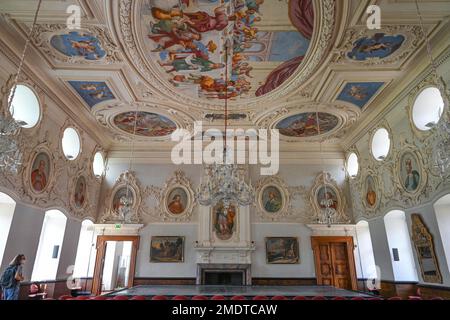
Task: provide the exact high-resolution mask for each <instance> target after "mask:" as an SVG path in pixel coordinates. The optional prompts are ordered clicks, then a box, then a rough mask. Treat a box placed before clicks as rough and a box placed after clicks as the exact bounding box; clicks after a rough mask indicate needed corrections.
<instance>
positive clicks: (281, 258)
mask: <svg viewBox="0 0 450 320" xmlns="http://www.w3.org/2000/svg"><path fill="white" fill-rule="evenodd" d="M265 241H266V261H267V263H268V264H298V263H300V255H299V244H298V238H297V237H268V238H266V239H265Z"/></svg>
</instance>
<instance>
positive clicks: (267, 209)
mask: <svg viewBox="0 0 450 320" xmlns="http://www.w3.org/2000/svg"><path fill="white" fill-rule="evenodd" d="M288 190H289V187H288V186H287V185H286V183H285V182H284V180H283V179H282V178H281V177H280V176H278V175H273V176H267V177H265V178H263V179H261V180H259V181H258V182H257V184H256V195H257V201H256V203H257V209H258V210H257V211H256V212H257V214H259V215H260V216H261V218H262V219H263V220H268V221H276V220H277V219H279V218H281V217H282V216H285V215H288V213H289V212H288V211H289V210H288V209H289V207H290V205H291V199H290V197H289V191H288Z"/></svg>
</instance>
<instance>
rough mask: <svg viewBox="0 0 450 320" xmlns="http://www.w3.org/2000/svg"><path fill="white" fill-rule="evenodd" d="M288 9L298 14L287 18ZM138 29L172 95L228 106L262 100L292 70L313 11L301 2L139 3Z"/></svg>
mask: <svg viewBox="0 0 450 320" xmlns="http://www.w3.org/2000/svg"><path fill="white" fill-rule="evenodd" d="M275 2H276V5H274V3H275ZM290 7H292V8H297V9H298V8H300V9H303V10H300V9H299V10H297V11H292V12H291V13H290V11H289V10H290ZM274 21H276V22H278V24H275V25H274ZM141 22H142V27H143V30H146V34H145V43H146V53H147V59H148V60H151V61H156V62H157V64H158V66H159V69H160V72H161V73H162V74H163V77H164V78H165V79H166V80H167V81H169V82H170V83H171V84H172V85H173V88H174V89H176V90H178V91H181V92H183V93H184V94H188V95H190V96H192V97H195V98H204V99H225V98H231V99H236V98H242V97H255V96H261V95H264V94H266V93H268V92H270V91H272V90H274V89H275V88H277V87H278V86H280V85H281V84H282V83H283V82H284V81H286V80H287V79H288V78H289V77H290V76H291V75H292V74H293V73H294V72H295V71H296V70H297V67H298V66H299V64H300V63H301V61H302V60H303V58H304V57H305V55H306V53H307V51H308V48H309V40H310V39H311V36H312V33H313V25H314V10H313V6H312V2H311V1H304V0H291V1H289V3H288V2H285V1H267V0H266V1H264V0H234V1H210V0H197V1H192V0H191V1H190V0H185V1H178V0H164V1H160V0H146V1H145V5H144V6H143V7H142V12H141ZM266 22H267V23H266ZM225 43H228V44H229V47H230V51H231V52H230V54H229V58H228V59H226V57H225V55H226V54H225V53H226V49H225ZM227 61H228V66H225V64H226V62H227ZM227 70H228V78H227V79H228V82H227V83H225V73H226V71H227Z"/></svg>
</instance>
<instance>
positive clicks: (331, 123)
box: [276, 112, 339, 138]
mask: <svg viewBox="0 0 450 320" xmlns="http://www.w3.org/2000/svg"><path fill="white" fill-rule="evenodd" d="M317 118H318V119H319V125H318V123H317ZM338 124H339V119H338V118H337V117H336V116H335V115H332V114H330V113H324V112H319V115H318V117H317V114H316V113H315V112H306V113H299V114H296V115H293V116H290V117H288V118H286V119H283V120H281V121H280V122H279V123H278V124H277V125H276V129H278V130H279V131H280V134H282V135H285V136H288V137H295V138H308V137H313V136H317V135H319V134H324V133H328V132H330V131H332V130H333V129H335V128H336V127H337V125H338ZM319 131H320V132H319Z"/></svg>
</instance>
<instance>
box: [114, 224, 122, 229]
mask: <svg viewBox="0 0 450 320" xmlns="http://www.w3.org/2000/svg"><path fill="white" fill-rule="evenodd" d="M114 228H116V229H120V228H122V225H121V224H119V223H118V224H116V225H115V226H114Z"/></svg>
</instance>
